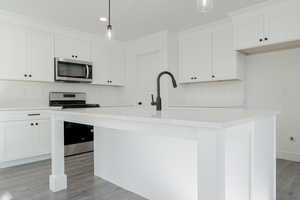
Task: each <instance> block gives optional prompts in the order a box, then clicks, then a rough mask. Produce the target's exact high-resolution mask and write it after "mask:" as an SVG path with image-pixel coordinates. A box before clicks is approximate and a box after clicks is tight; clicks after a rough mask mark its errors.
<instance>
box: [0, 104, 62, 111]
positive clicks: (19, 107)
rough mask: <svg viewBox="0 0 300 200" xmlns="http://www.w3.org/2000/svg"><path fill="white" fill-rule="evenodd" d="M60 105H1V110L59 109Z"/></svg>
mask: <svg viewBox="0 0 300 200" xmlns="http://www.w3.org/2000/svg"><path fill="white" fill-rule="evenodd" d="M58 109H61V108H60V107H50V106H37V105H0V111H31V110H58Z"/></svg>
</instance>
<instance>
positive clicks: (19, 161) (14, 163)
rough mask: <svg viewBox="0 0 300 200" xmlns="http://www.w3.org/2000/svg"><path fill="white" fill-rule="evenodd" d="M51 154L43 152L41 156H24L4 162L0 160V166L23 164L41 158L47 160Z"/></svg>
mask: <svg viewBox="0 0 300 200" xmlns="http://www.w3.org/2000/svg"><path fill="white" fill-rule="evenodd" d="M50 158H51V155H50V154H45V155H41V156H36V157H32V158H26V159H20V160H13V161H5V162H0V168H2V169H3V168H7V167H14V166H18V165H24V164H28V163H33V162H37V161H41V160H47V159H50Z"/></svg>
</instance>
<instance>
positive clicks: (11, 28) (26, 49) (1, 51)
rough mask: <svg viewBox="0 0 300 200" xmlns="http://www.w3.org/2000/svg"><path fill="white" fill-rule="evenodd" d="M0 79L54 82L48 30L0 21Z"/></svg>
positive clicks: (51, 48)
mask: <svg viewBox="0 0 300 200" xmlns="http://www.w3.org/2000/svg"><path fill="white" fill-rule="evenodd" d="M0 26H1V29H0V43H1V45H0V70H1V73H0V79H5V80H28V81H53V79H54V78H53V68H54V67H53V59H54V57H53V38H52V35H51V34H50V33H47V32H43V31H39V30H33V29H30V28H27V27H23V26H21V25H13V24H9V23H5V22H0Z"/></svg>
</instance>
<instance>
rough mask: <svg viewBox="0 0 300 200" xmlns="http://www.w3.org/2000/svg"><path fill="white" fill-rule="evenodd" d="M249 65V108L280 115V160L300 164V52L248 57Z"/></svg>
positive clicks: (297, 50) (287, 51)
mask: <svg viewBox="0 0 300 200" xmlns="http://www.w3.org/2000/svg"><path fill="white" fill-rule="evenodd" d="M246 63H247V67H246V79H247V81H246V85H247V87H246V88H247V89H246V102H247V106H248V107H250V108H259V109H275V110H279V111H280V115H279V119H278V134H279V135H278V136H279V137H278V139H279V141H278V144H279V145H278V151H279V157H283V158H286V159H291V160H297V161H300V112H299V111H300V87H299V86H300V78H299V75H300V49H292V50H285V51H278V52H272V53H266V54H258V55H252V56H248V57H247V58H246ZM291 136H293V137H295V138H296V141H295V142H291V141H290V140H289V138H290V137H291Z"/></svg>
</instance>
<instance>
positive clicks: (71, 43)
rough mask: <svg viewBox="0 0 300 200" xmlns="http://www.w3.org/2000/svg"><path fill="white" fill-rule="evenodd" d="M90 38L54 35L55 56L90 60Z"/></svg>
mask: <svg viewBox="0 0 300 200" xmlns="http://www.w3.org/2000/svg"><path fill="white" fill-rule="evenodd" d="M90 49H91V47H90V40H84V39H78V38H73V37H68V36H65V35H55V57H59V58H66V59H77V60H83V61H90V60H91V58H90V57H91V56H90Z"/></svg>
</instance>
